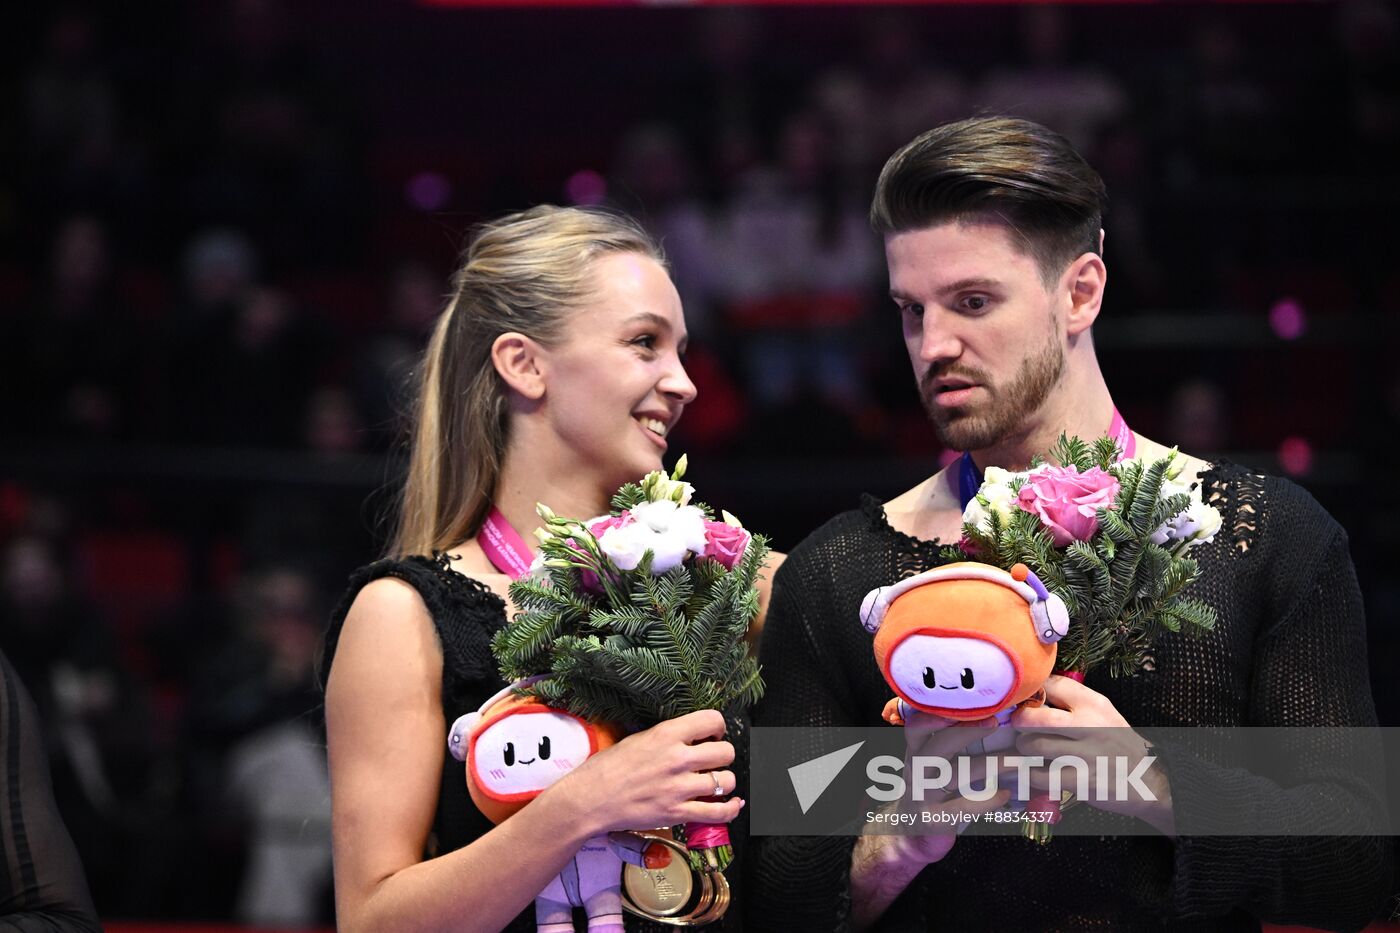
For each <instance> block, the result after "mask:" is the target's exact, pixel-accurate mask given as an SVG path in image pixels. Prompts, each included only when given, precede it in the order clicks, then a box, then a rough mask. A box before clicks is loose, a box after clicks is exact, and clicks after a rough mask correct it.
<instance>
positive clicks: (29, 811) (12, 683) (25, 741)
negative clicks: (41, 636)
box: [0, 655, 102, 933]
mask: <svg viewBox="0 0 1400 933" xmlns="http://www.w3.org/2000/svg"><path fill="white" fill-rule="evenodd" d="M0 729H3V735H0V781H3V782H4V791H5V793H4V798H3V804H0V806H2V807H3V809H0V845H3V847H4V869H5V870H4V873H3V875H0V930H18V931H24V933H30V931H34V933H40V931H83V930H96V931H100V930H101V929H102V926H101V924H99V923H98V921H97V913H96V911H94V909H93V906H92V898H91V895H89V894H88V888H87V879H86V878H85V877H84V876H83V866H82V863H81V862H79V861H78V854H77V852H76V850H74V848H73V840H72V839H71V838H70V837H69V835H68V830H67V829H66V828H65V827H64V825H63V820H62V818H61V817H60V816H59V814H58V808H57V807H56V805H55V804H54V798H53V787H52V785H51V784H50V782H49V766H48V760H47V758H46V757H45V751H44V738H43V733H42V731H41V730H40V726H39V716H38V711H37V710H36V709H35V707H34V701H33V700H32V699H31V698H30V696H29V693H28V692H27V691H26V690H25V689H24V685H23V684H22V683H20V680H19V677H18V676H17V675H16V674H15V671H14V668H12V667H11V666H10V662H9V660H8V659H6V658H5V657H4V655H0Z"/></svg>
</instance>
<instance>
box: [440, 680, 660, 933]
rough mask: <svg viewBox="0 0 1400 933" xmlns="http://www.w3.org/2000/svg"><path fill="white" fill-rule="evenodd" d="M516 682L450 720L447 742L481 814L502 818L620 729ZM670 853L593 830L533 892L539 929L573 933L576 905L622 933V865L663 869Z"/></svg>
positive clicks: (604, 932)
mask: <svg viewBox="0 0 1400 933" xmlns="http://www.w3.org/2000/svg"><path fill="white" fill-rule="evenodd" d="M539 679H540V678H538V677H536V678H531V679H529V680H526V681H521V682H520V683H518V684H514V685H512V686H510V687H507V688H506V689H504V690H502V691H501V692H500V693H498V694H496V695H495V696H493V697H491V699H489V700H487V701H486V702H485V703H483V704H482V706H481V709H479V710H477V711H476V712H474V713H467V714H466V715H465V716H461V717H459V718H458V719H457V721H456V722H454V723H453V724H452V729H451V731H450V732H449V734H448V739H447V746H448V749H449V750H450V751H451V752H452V757H454V758H456V759H457V760H458V761H463V762H466V766H467V792H468V793H470V794H471V798H472V802H473V803H475V804H476V806H477V808H478V809H479V810H481V812H482V814H483V815H484V816H486V818H487V819H489V820H491V822H493V823H500V822H501V821H502V820H505V819H507V818H508V817H510V816H511V815H512V814H514V813H516V812H517V811H519V810H520V809H522V808H523V807H524V806H525V805H526V804H528V803H529V802H530V801H531V800H534V799H535V798H536V797H538V796H539V795H540V793H541V792H542V791H543V790H544V789H545V788H547V787H549V786H550V785H551V784H553V783H554V782H555V781H557V780H559V779H560V778H561V777H563V776H564V775H565V774H568V773H569V772H570V771H572V770H573V769H575V768H577V767H578V766H579V765H581V764H583V763H584V761H586V760H587V759H588V758H590V757H592V756H593V755H596V754H597V753H598V752H600V751H602V750H603V749H605V748H607V747H608V746H610V745H613V744H615V743H616V742H617V741H618V738H619V734H618V732H617V731H616V730H615V729H613V728H611V727H609V726H606V725H599V724H597V723H593V722H589V721H587V720H585V719H581V718H579V717H578V716H575V715H573V714H572V713H568V712H565V711H564V710H561V709H555V708H553V707H551V706H546V705H545V704H544V703H543V702H541V701H540V700H539V699H538V698H535V697H522V696H518V695H516V694H515V693H514V691H515V689H516V688H517V687H520V686H526V685H528V684H529V683H532V682H533V681H535V680H539ZM669 855H670V854H669V852H667V851H666V850H665V849H664V847H662V846H659V845H657V844H655V843H652V842H651V840H648V839H645V838H642V837H640V836H633V835H631V834H629V833H609V834H608V835H607V836H595V837H594V838H592V839H589V840H588V841H587V842H585V843H584V844H583V847H582V848H581V849H579V852H578V855H576V856H574V859H573V861H572V862H570V863H569V864H568V865H566V866H564V870H563V871H562V872H560V873H559V875H558V877H556V878H555V879H554V880H553V881H551V882H550V883H549V885H548V886H547V887H546V888H545V889H544V891H542V892H541V893H540V895H539V896H538V897H537V898H535V920H536V923H537V925H538V929H539V931H540V933H573V929H574V924H573V908H574V907H583V908H584V909H585V911H586V912H587V914H588V929H589V931H590V933H623V925H622V894H621V882H622V863H623V862H624V861H626V862H630V863H632V864H634V865H640V866H644V867H647V868H658V867H662V866H663V865H664V864H665V863H666V862H668V861H669V860H670V858H669Z"/></svg>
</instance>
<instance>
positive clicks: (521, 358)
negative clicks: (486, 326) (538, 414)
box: [491, 331, 545, 401]
mask: <svg viewBox="0 0 1400 933" xmlns="http://www.w3.org/2000/svg"><path fill="white" fill-rule="evenodd" d="M543 353H544V348H543V347H541V346H540V345H539V344H538V343H537V342H535V341H534V340H532V339H530V338H529V337H526V336H525V335H524V334H519V333H516V332H514V331H509V332H507V333H504V334H501V335H500V336H499V337H497V338H496V339H495V340H494V341H493V342H492V344H491V365H492V366H495V367H496V372H497V373H499V374H500V376H501V379H502V380H504V381H505V384H506V385H508V386H510V387H511V388H512V389H514V390H515V391H516V392H519V393H520V394H521V395H523V396H524V397H525V398H527V399H530V400H531V401H538V400H540V399H541V398H544V388H545V385H544V382H545V380H544V359H543Z"/></svg>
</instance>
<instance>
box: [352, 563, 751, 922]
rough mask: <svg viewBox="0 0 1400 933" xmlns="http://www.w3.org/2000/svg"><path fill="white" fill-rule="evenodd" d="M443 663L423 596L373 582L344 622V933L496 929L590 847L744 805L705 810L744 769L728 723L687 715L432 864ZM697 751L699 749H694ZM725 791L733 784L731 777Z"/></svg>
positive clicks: (728, 815)
mask: <svg viewBox="0 0 1400 933" xmlns="http://www.w3.org/2000/svg"><path fill="white" fill-rule="evenodd" d="M441 684H442V653H441V650H440V648H439V646H438V643H437V638H436V634H435V632H434V629H433V624H432V620H431V618H430V617H429V615H428V611H427V608H426V607H425V606H424V605H423V603H422V600H421V599H420V597H419V596H418V594H417V593H416V592H415V591H414V590H413V589H412V587H410V586H408V585H407V584H405V583H402V582H400V581H398V580H394V579H384V580H378V581H375V582H373V583H371V584H369V585H368V586H366V587H365V588H364V589H363V590H362V591H361V592H360V594H359V596H358V597H357V598H356V600H355V603H354V604H353V605H352V607H351V609H350V613H349V615H348V616H347V617H346V621H345V626H344V629H343V631H342V633H341V636H340V641H339V645H338V646H337V648H336V655H335V660H334V663H333V664H332V666H331V672H330V679H329V683H328V684H327V689H326V727H327V741H328V745H329V751H330V771H331V788H332V798H331V800H332V835H333V840H334V853H335V888H336V911H337V916H338V924H339V929H341V930H343V931H348V933H355V931H359V930H375V931H379V930H446V929H451V930H454V931H457V930H499V929H501V928H502V927H504V926H506V925H507V924H508V923H510V921H511V920H512V919H514V918H515V916H516V915H517V914H519V913H520V912H521V911H522V910H524V909H525V908H526V907H527V906H528V905H529V904H530V902H531V901H532V900H533V899H534V898H535V896H536V895H537V894H538V893H539V892H540V891H541V890H543V889H544V887H545V885H546V884H548V883H549V881H550V880H551V879H552V878H553V877H554V876H555V875H557V874H558V873H559V871H560V869H561V868H563V866H564V865H565V863H567V862H568V860H569V859H570V858H572V857H573V855H574V854H575V853H576V852H577V851H578V848H579V846H580V845H581V844H582V843H583V842H584V841H585V840H587V839H588V838H590V837H592V836H595V835H598V834H600V833H604V832H608V831H610V830H615V829H627V828H636V827H645V826H657V825H667V824H670V823H676V822H684V821H685V820H706V821H709V822H725V821H728V820H730V819H733V817H734V815H735V814H737V813H738V810H739V807H740V806H741V803H740V802H739V801H735V800H730V801H725V802H724V803H702V802H699V801H697V800H695V799H694V798H697V797H701V796H705V795H707V794H710V793H712V792H713V789H714V783H713V781H712V780H711V778H710V776H709V775H708V774H707V773H701V772H710V771H714V770H717V769H722V768H724V767H725V766H726V765H728V764H729V762H730V761H732V760H733V755H734V749H733V746H731V745H730V744H729V743H728V742H723V741H703V740H704V739H707V738H711V737H717V736H718V735H721V734H722V733H723V719H722V717H721V716H720V715H719V713H716V712H713V711H705V712H703V713H694V714H691V715H690V716H684V717H680V718H678V719H675V720H671V721H669V722H666V723H662V724H661V725H659V726H657V727H655V728H653V729H649V730H647V731H646V732H643V733H638V734H637V735H635V736H630V737H628V738H627V739H625V740H623V741H622V742H619V743H618V744H617V745H616V746H614V747H613V748H610V749H608V750H606V751H604V752H603V753H601V754H599V755H597V756H594V757H593V758H591V759H589V760H588V761H587V762H585V763H584V765H582V766H581V767H580V768H578V769H577V770H576V771H574V772H572V773H571V774H569V775H567V776H565V777H564V778H563V779H561V780H560V781H559V783H557V784H555V785H554V786H553V787H551V788H550V789H548V790H547V791H545V792H544V793H542V794H541V795H540V796H539V797H538V798H537V799H536V800H535V801H533V802H532V803H531V804H530V805H529V806H527V807H525V808H524V809H523V810H521V811H520V812H519V813H517V814H515V815H514V816H512V817H511V818H510V819H508V820H506V821H505V822H504V823H502V824H501V825H500V826H497V827H496V828H495V829H493V830H491V831H490V832H489V833H487V834H485V835H484V836H482V837H481V838H480V839H477V840H476V841H474V842H473V843H471V844H470V845H468V846H466V847H465V848H463V849H459V850H457V851H455V852H451V853H448V854H446V855H443V856H440V857H438V858H434V859H431V860H429V861H426V862H425V861H422V853H423V851H424V846H425V843H426V842H427V838H428V834H429V831H430V829H431V826H432V822H433V815H434V811H435V809H436V807H437V802H438V784H439V781H440V779H441V773H442V767H443V755H444V754H445V753H446V738H447V725H446V723H445V722H444V720H443V713H442V703H441ZM692 742H698V744H691V743H692ZM725 780H726V781H727V784H726V786H730V787H732V786H733V778H732V776H728V775H727V773H725Z"/></svg>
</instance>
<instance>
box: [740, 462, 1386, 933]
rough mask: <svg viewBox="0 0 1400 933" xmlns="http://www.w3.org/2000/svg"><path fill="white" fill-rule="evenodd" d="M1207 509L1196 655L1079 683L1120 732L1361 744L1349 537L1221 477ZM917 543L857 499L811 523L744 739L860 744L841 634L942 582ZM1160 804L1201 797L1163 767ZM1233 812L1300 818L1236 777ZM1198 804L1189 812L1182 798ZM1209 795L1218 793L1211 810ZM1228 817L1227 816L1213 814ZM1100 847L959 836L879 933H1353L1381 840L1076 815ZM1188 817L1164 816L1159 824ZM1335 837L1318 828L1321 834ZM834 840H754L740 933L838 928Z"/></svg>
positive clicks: (1185, 776) (1264, 492)
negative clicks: (1222, 731) (1211, 518)
mask: <svg viewBox="0 0 1400 933" xmlns="http://www.w3.org/2000/svg"><path fill="white" fill-rule="evenodd" d="M1203 485H1204V493H1205V496H1206V499H1207V501H1209V502H1211V503H1212V504H1214V505H1215V506H1216V507H1217V508H1219V509H1220V511H1221V514H1222V518H1223V520H1224V526H1223V528H1222V529H1221V532H1220V533H1219V534H1218V535H1217V536H1216V539H1215V540H1214V541H1213V542H1211V543H1210V544H1208V545H1204V546H1202V547H1200V548H1198V549H1196V550H1194V551H1193V552H1192V556H1193V557H1196V558H1198V559H1199V561H1200V564H1201V567H1202V571H1203V575H1202V578H1201V579H1200V580H1199V581H1198V582H1197V583H1196V584H1195V585H1194V588H1193V592H1194V594H1195V595H1197V596H1200V597H1202V598H1203V599H1205V600H1206V601H1208V602H1209V603H1210V604H1211V605H1212V606H1213V607H1214V608H1215V609H1216V611H1217V613H1218V616H1219V624H1218V627H1217V628H1216V629H1215V630H1214V631H1212V632H1210V633H1208V634H1206V635H1204V636H1202V637H1188V636H1168V637H1166V638H1163V639H1162V640H1160V641H1159V642H1158V644H1157V645H1156V646H1155V647H1154V658H1153V661H1154V664H1153V670H1151V671H1143V672H1140V673H1139V674H1138V675H1136V676H1134V677H1130V678H1119V679H1114V678H1112V677H1110V676H1109V675H1107V674H1106V673H1103V674H1094V673H1091V674H1090V675H1089V677H1088V680H1087V683H1088V686H1090V687H1092V688H1093V689H1095V690H1097V691H1099V692H1100V693H1103V694H1104V695H1106V696H1107V697H1108V698H1109V699H1110V700H1112V701H1113V704H1114V705H1115V706H1116V707H1117V709H1118V710H1119V712H1121V713H1122V714H1123V716H1124V717H1125V718H1126V719H1127V721H1128V722H1129V723H1132V724H1133V725H1136V726H1183V725H1217V726H1235V725H1272V726H1323V725H1338V726H1372V725H1375V723H1376V717H1375V711H1374V708H1373V705H1372V699H1371V693H1370V687H1369V684H1368V681H1367V664H1366V632H1365V621H1364V618H1363V614H1362V606H1361V598H1360V593H1359V591H1358V588H1357V584H1356V578H1355V574H1354V572H1353V570H1352V564H1351V558H1350V555H1349V553H1348V549H1347V538H1346V535H1345V533H1344V532H1343V531H1342V529H1341V527H1340V526H1338V525H1337V523H1336V522H1335V521H1334V520H1333V519H1332V518H1331V517H1330V516H1329V515H1328V514H1327V513H1326V512H1325V511H1324V510H1323V509H1322V508H1321V507H1320V506H1319V505H1318V504H1317V503H1316V502H1315V501H1314V500H1313V499H1312V497H1311V496H1309V495H1308V494H1307V493H1306V492H1305V491H1303V490H1302V489H1300V488H1299V487H1297V486H1296V485H1294V484H1292V483H1289V482H1288V481H1286V480H1282V479H1276V478H1272V477H1267V476H1261V475H1257V474H1254V473H1251V472H1249V471H1247V470H1245V469H1243V468H1241V467H1238V466H1234V465H1229V464H1224V465H1220V466H1217V467H1215V468H1213V469H1212V470H1211V471H1210V472H1209V473H1207V474H1206V475H1205V476H1204V477H1203ZM938 550H939V546H938V545H937V544H936V543H935V542H929V541H923V540H919V539H916V538H912V537H910V536H908V535H904V534H901V533H899V532H897V531H895V530H894V529H893V528H891V527H890V525H889V523H888V521H887V520H886V518H885V514H884V510H883V509H882V508H881V506H880V504H879V503H878V502H876V501H875V500H873V499H869V498H867V499H866V501H865V502H864V503H863V506H862V508H861V509H859V510H856V511H851V512H846V513H844V514H842V515H839V516H837V517H836V518H834V519H832V520H831V521H830V522H828V523H827V524H826V525H825V526H823V527H822V528H821V529H819V530H818V531H816V532H815V533H813V534H812V535H811V536H810V537H808V538H807V540H805V541H804V542H803V543H802V544H801V545H799V546H798V547H797V548H796V549H795V550H794V551H793V553H792V555H791V556H790V557H789V558H788V560H787V562H786V563H785V564H783V566H782V567H781V568H780V569H779V571H778V574H777V578H776V580H775V585H774V596H773V602H772V606H771V608H770V610H769V614H768V621H767V624H766V626H765V628H764V633H763V642H762V646H761V650H760V660H761V661H762V664H763V674H764V678H765V680H766V682H767V684H768V690H767V695H766V696H765V698H764V700H763V701H762V703H760V704H759V706H758V707H757V708H756V709H755V711H754V725H755V726H758V727H762V726H792V725H804V726H865V725H870V726H878V725H881V720H880V710H881V708H882V707H883V705H884V703H885V701H886V700H887V699H888V698H889V688H888V686H887V685H886V684H885V681H884V680H883V678H882V677H881V676H880V672H879V669H878V668H877V667H876V665H875V662H874V657H873V654H872V651H871V636H870V634H869V633H867V632H866V631H865V630H864V629H863V628H862V627H861V626H860V625H859V624H858V622H857V619H858V609H859V606H860V601H861V598H862V597H863V596H864V595H865V594H866V593H867V592H868V591H869V590H871V589H873V588H874V587H876V586H881V585H885V584H888V583H890V582H892V581H894V580H898V579H901V578H903V577H906V576H909V575H911V574H914V573H917V572H919V571H921V570H925V569H928V568H929V567H933V566H936V565H938V564H940V563H942V561H941V559H940V558H939V555H938ZM1163 757H1164V759H1165V761H1166V763H1167V766H1168V774H1169V775H1170V779H1171V780H1172V782H1173V785H1174V786H1179V783H1178V782H1180V785H1185V784H1187V783H1190V782H1196V781H1201V780H1203V779H1204V776H1203V775H1201V774H1199V773H1197V772H1196V771H1194V770H1193V767H1192V763H1191V762H1189V761H1173V760H1172V759H1171V758H1169V757H1167V756H1165V755H1163ZM1299 767H1300V769H1304V770H1302V771H1300V773H1306V774H1308V775H1310V778H1309V779H1310V780H1311V779H1316V780H1320V781H1321V783H1319V784H1315V785H1311V790H1308V793H1310V794H1311V795H1312V796H1310V797H1309V798H1308V802H1309V803H1313V802H1317V803H1318V805H1319V806H1322V807H1323V811H1321V812H1323V813H1325V808H1326V806H1329V805H1335V806H1348V805H1350V806H1358V807H1362V808H1363V809H1362V810H1360V811H1357V812H1375V811H1374V810H1366V809H1364V808H1365V807H1368V806H1375V805H1377V804H1375V802H1374V801H1370V800H1354V799H1352V800H1348V799H1347V795H1348V793H1350V790H1349V787H1350V782H1348V781H1347V780H1346V776H1345V775H1344V774H1342V773H1341V769H1342V768H1343V767H1344V766H1343V765H1341V764H1340V763H1338V762H1335V761H1332V762H1328V761H1310V762H1300V763H1299ZM1227 793H1228V794H1229V795H1230V796H1231V797H1232V800H1237V801H1238V803H1239V805H1241V806H1244V805H1253V806H1268V805H1269V803H1270V801H1271V800H1273V801H1277V803H1278V807H1277V811H1276V812H1278V813H1279V815H1280V816H1279V818H1280V819H1289V816H1288V814H1290V813H1293V814H1297V815H1298V818H1305V812H1304V810H1302V809H1300V808H1299V807H1298V806H1297V803H1296V801H1297V798H1293V803H1292V804H1290V803H1289V801H1288V799H1285V798H1283V797H1282V795H1283V794H1284V793H1285V792H1284V791H1280V789H1279V788H1278V787H1277V786H1272V785H1266V784H1264V783H1263V782H1262V781H1250V780H1249V779H1248V777H1247V776H1245V777H1242V778H1241V779H1240V780H1239V781H1238V782H1237V783H1236V784H1234V785H1233V786H1231V787H1229V788H1228V791H1227ZM1192 796H1195V797H1197V798H1199V797H1200V796H1201V795H1200V794H1195V795H1192ZM1216 796H1217V797H1218V796H1219V794H1216ZM1223 803H1225V804H1226V805H1229V801H1225V802H1223ZM1076 814H1077V816H1078V817H1079V818H1083V819H1095V820H1098V819H1102V820H1103V826H1104V833H1105V835H1104V836H1102V837H1100V836H1091V837H1083V836H1062V837H1057V838H1056V839H1055V840H1054V841H1053V842H1052V843H1051V844H1050V845H1048V846H1045V847H1039V846H1036V845H1034V844H1031V843H1029V842H1027V841H1026V840H1024V839H1021V838H1019V837H994V836H982V837H963V838H960V839H959V840H958V841H957V843H956V845H954V846H953V848H952V851H951V852H950V853H949V855H948V856H947V857H946V858H944V859H943V860H942V861H941V862H938V863H936V864H933V865H930V866H928V867H927V868H926V869H925V870H924V871H923V872H922V873H921V874H920V875H919V876H918V878H917V879H916V881H915V882H914V883H913V884H912V885H910V887H909V888H908V889H907V890H906V891H905V892H904V894H903V895H902V896H901V897H900V898H899V899H898V900H897V901H896V902H895V903H894V904H893V905H892V906H891V908H890V910H889V911H888V912H887V913H886V914H885V916H884V917H883V918H882V920H881V922H880V924H879V925H878V928H879V929H886V930H934V929H946V930H958V931H973V930H1039V929H1063V930H1114V931H1119V930H1158V929H1183V930H1254V929H1258V928H1259V920H1260V919H1261V918H1262V919H1266V920H1270V921H1274V922H1281V923H1299V924H1309V925H1313V926H1320V927H1324V928H1328V929H1359V928H1360V927H1362V926H1364V925H1365V924H1366V923H1367V922H1368V921H1369V920H1370V919H1371V918H1373V917H1374V916H1375V915H1376V913H1377V912H1378V911H1379V910H1380V908H1381V907H1382V905H1383V904H1384V902H1385V900H1386V897H1387V894H1388V887H1389V884H1390V874H1389V859H1390V857H1391V854H1390V849H1391V840H1389V839H1378V838H1337V837H1326V836H1290V837H1269V838H1243V837H1231V838H1225V837H1202V836H1194V837H1182V838H1179V839H1177V840H1175V841H1173V840H1169V839H1167V838H1165V837H1161V836H1132V837H1130V836H1121V835H1117V836H1115V835H1112V832H1113V829H1112V825H1113V824H1112V821H1113V819H1118V818H1117V817H1112V815H1111V814H1104V813H1101V812H1100V811H1097V810H1093V809H1092V808H1088V807H1079V808H1077V811H1076ZM1185 816H1187V814H1182V813H1181V812H1180V809H1178V819H1181V818H1183V817H1185ZM1333 825H1335V824H1333ZM853 843H854V840H853V839H852V838H849V837H845V838H809V837H754V839H753V840H752V841H751V843H750V847H749V857H748V859H747V860H746V861H745V868H746V869H747V877H746V882H745V887H746V894H747V897H746V901H745V905H746V923H747V924H748V925H749V927H750V928H751V929H760V930H787V929H793V930H797V929H802V930H807V929H812V930H817V929H820V930H836V929H846V928H849V924H850V921H849V914H850V894H849V887H848V884H849V875H850V856H851V847H852V845H853Z"/></svg>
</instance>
